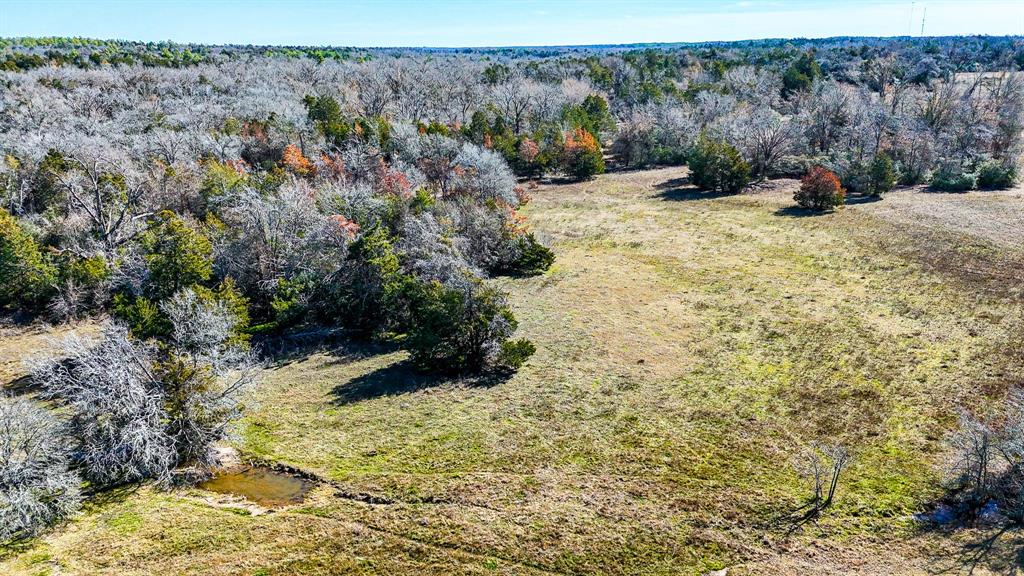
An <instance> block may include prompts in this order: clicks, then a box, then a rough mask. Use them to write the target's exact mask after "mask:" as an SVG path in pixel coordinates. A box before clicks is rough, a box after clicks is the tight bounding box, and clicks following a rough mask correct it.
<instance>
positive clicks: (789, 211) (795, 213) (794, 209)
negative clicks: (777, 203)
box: [775, 206, 831, 218]
mask: <svg viewBox="0 0 1024 576" xmlns="http://www.w3.org/2000/svg"><path fill="white" fill-rule="evenodd" d="M829 213H831V211H828V210H811V209H809V208H801V207H800V206H786V207H784V208H779V209H778V210H776V211H775V215H776V216H789V217H790V218H809V217H814V216H824V215H825V214H829Z"/></svg>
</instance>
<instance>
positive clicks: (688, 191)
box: [658, 187, 736, 202]
mask: <svg viewBox="0 0 1024 576" xmlns="http://www.w3.org/2000/svg"><path fill="white" fill-rule="evenodd" d="M726 196H736V194H733V193H731V192H713V191H710V190H701V189H699V188H693V187H690V188H670V189H667V190H663V191H662V192H661V193H659V194H658V198H661V199H662V200H665V201H670V202H689V201H693V200H714V199H716V198H725V197H726Z"/></svg>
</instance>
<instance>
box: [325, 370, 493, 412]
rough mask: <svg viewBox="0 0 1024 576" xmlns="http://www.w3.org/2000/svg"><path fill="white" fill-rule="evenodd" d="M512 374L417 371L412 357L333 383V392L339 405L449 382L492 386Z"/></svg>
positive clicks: (414, 390) (407, 392) (410, 391)
mask: <svg viewBox="0 0 1024 576" xmlns="http://www.w3.org/2000/svg"><path fill="white" fill-rule="evenodd" d="M511 377H512V373H511V372H500V371H495V372H488V373H485V374H480V375H473V376H443V375H437V374H424V373H423V372H420V371H417V370H416V368H415V367H414V366H413V363H412V361H411V360H409V359H405V360H400V361H398V362H394V363H392V364H389V365H387V366H383V367H381V368H378V369H376V370H373V371H372V372H369V373H367V374H363V375H361V376H357V377H355V378H353V379H351V380H348V381H347V382H343V383H341V384H338V385H337V386H335V387H334V389H333V390H332V391H331V394H332V395H333V396H334V403H335V404H338V405H346V404H352V403H355V402H361V401H363V400H371V399H373V398H382V397H385V396H397V395H400V394H409V393H412V392H417V391H420V390H425V389H427V388H436V387H438V386H444V385H449V384H456V385H462V386H474V387H481V388H489V387H491V386H496V385H498V384H501V383H502V382H506V381H507V380H508V379H509V378H511Z"/></svg>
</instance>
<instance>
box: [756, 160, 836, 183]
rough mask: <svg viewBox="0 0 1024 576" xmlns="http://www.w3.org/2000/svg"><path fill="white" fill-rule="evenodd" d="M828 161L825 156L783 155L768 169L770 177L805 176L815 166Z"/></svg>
mask: <svg viewBox="0 0 1024 576" xmlns="http://www.w3.org/2000/svg"><path fill="white" fill-rule="evenodd" d="M826 162H828V159H827V158H826V157H824V156H782V157H781V158H779V160H778V162H776V163H775V166H774V167H773V168H772V169H771V170H769V171H768V176H769V177H770V178H803V177H804V175H805V174H807V172H808V171H809V170H810V169H811V168H814V167H815V166H820V165H822V164H824V163H826Z"/></svg>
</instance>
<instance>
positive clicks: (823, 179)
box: [793, 166, 846, 210]
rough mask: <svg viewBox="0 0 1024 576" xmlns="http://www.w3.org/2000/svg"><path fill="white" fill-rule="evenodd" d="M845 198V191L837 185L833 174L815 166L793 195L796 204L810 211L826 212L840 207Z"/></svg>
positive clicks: (837, 179)
mask: <svg viewBox="0 0 1024 576" xmlns="http://www.w3.org/2000/svg"><path fill="white" fill-rule="evenodd" d="M845 198H846V191H845V190H843V187H842V186H841V185H840V184H839V178H837V177H836V175H835V174H833V173H832V172H830V171H829V170H826V169H825V168H822V167H821V166H815V167H814V168H811V170H810V172H808V173H807V175H806V176H804V177H803V179H802V180H801V181H800V190H798V191H797V192H796V194H794V195H793V199H794V200H796V202H797V204H799V205H800V206H802V207H804V208H810V209H812V210H828V209H830V208H835V207H836V206H841V205H842V204H843V201H844V200H845Z"/></svg>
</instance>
